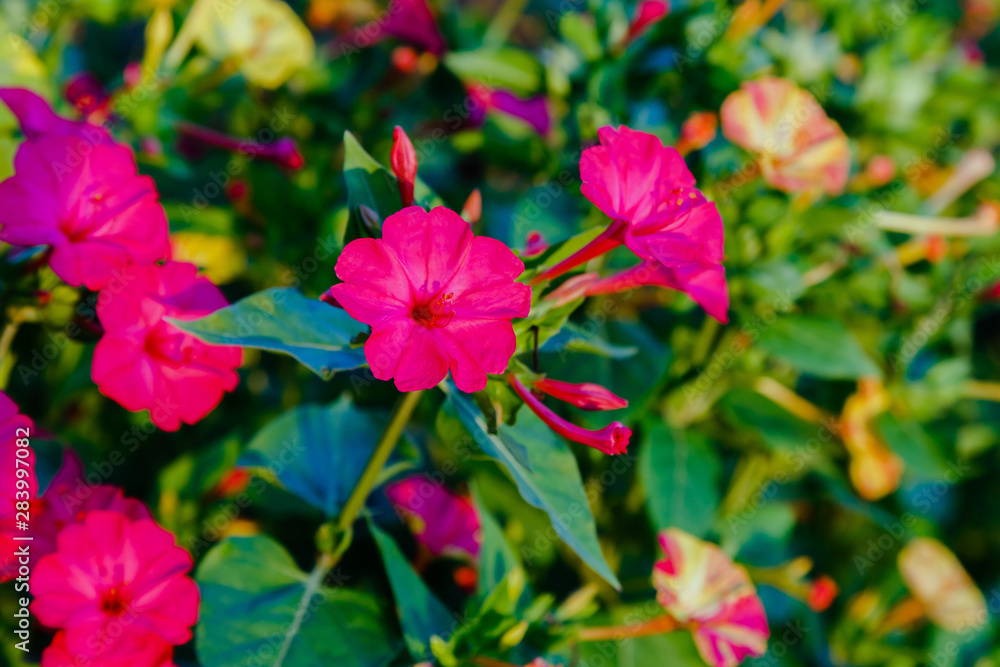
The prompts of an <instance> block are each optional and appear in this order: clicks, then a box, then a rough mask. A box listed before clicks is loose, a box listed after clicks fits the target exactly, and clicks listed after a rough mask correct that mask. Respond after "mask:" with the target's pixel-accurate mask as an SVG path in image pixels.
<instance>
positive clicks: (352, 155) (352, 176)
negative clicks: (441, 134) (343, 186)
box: [344, 131, 444, 236]
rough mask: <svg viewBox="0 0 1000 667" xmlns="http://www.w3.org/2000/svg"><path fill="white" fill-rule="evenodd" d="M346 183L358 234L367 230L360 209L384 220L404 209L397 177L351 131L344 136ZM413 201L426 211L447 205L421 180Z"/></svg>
mask: <svg viewBox="0 0 1000 667" xmlns="http://www.w3.org/2000/svg"><path fill="white" fill-rule="evenodd" d="M344 181H346V183H347V206H348V208H349V209H350V212H351V219H352V220H353V221H354V222H355V224H356V225H358V227H357V229H359V230H361V229H364V227H362V226H361V224H362V223H361V215H360V213H359V212H358V207H359V206H361V205H364V206H367V207H368V208H370V209H372V210H373V211H375V212H376V213H377V214H378V216H379V218H380V219H382V220H385V219H386V218H387V217H389V216H390V215H392V214H393V213H395V212H397V211H399V210H400V209H401V208H402V207H403V202H402V201H401V200H400V198H399V185H398V182H397V181H396V175H395V174H393V173H392V172H391V171H390V170H389V169H387V168H386V167H385V166H384V165H383V164H382V163H381V162H379V161H378V160H376V159H375V158H373V157H372V156H371V155H369V154H368V152H367V151H366V150H365V149H364V147H363V146H362V145H361V144H360V143H359V142H358V140H357V138H356V137H355V136H354V135H353V134H351V133H350V131H345V132H344ZM413 198H414V200H415V203H417V204H420V205H421V206H423V207H424V208H431V207H434V206H440V205H441V204H443V203H444V202H443V201H442V200H441V198H440V197H438V196H437V194H435V193H434V191H433V190H431V189H430V188H429V187H427V184H426V183H424V182H423V181H422V180H421V179H420V178H419V177H418V178H417V180H416V182H415V183H414V187H413ZM364 235H365V236H370V234H364Z"/></svg>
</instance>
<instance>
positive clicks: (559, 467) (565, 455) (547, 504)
mask: <svg viewBox="0 0 1000 667" xmlns="http://www.w3.org/2000/svg"><path fill="white" fill-rule="evenodd" d="M447 386H448V390H447V391H448V399H449V402H450V405H451V407H452V408H453V409H454V411H455V414H456V416H457V417H458V418H459V420H461V422H462V424H463V425H464V426H465V428H466V429H467V430H468V431H469V433H470V434H471V435H472V437H473V439H474V440H475V442H476V444H477V445H478V446H479V448H480V449H482V451H483V453H485V454H486V455H487V456H490V457H492V458H493V459H495V460H496V461H498V462H499V463H500V464H501V465H502V466H503V467H504V468H505V469H506V470H507V472H508V473H509V474H510V476H511V478H513V480H514V483H515V484H517V489H518V491H519V492H520V494H521V497H522V498H524V500H525V501H526V502H527V503H528V504H530V505H531V506H533V507H537V508H538V509H540V510H543V511H544V512H545V513H547V514H548V515H549V519H550V520H551V521H552V527H553V528H555V530H556V533H557V534H558V535H559V537H560V538H562V540H563V542H565V543H566V545H567V546H569V547H570V548H571V549H573V551H575V552H576V553H577V554H578V555H579V556H580V558H581V559H583V562H585V563H586V564H587V565H588V566H590V568H591V569H592V570H594V572H596V573H597V574H599V575H600V576H602V577H604V579H605V580H607V581H608V582H609V583H610V584H611V585H613V586H615V587H616V588H618V587H620V584H619V583H618V579H617V577H615V574H614V572H612V571H611V567H610V566H609V565H608V563H607V561H606V560H605V559H604V555H603V554H602V553H601V545H600V543H599V542H598V540H597V527H596V525H595V522H594V516H593V514H592V513H591V511H590V505H589V503H588V502H587V494H586V491H585V489H584V487H583V480H582V479H581V477H580V470H579V468H578V467H577V463H576V457H574V456H573V453H572V452H571V451H570V450H569V448H568V447H567V446H566V443H564V442H563V441H562V440H561V439H560V438H559V437H558V436H556V435H555V434H554V433H553V432H552V431H551V430H550V429H549V428H548V427H547V426H546V425H545V424H544V423H543V422H542V420H541V419H539V418H538V417H537V416H535V415H534V414H533V413H531V412H529V411H527V410H523V411H522V412H521V414H520V415H518V420H517V424H516V425H515V426H507V425H506V424H501V425H500V426H499V429H498V433H497V434H496V435H494V434H492V433H490V432H489V431H488V430H487V427H486V419H485V417H484V416H483V413H482V412H481V411H480V410H479V408H478V407H477V406H476V404H475V403H474V402H473V401H472V399H471V398H470V397H469V396H468V395H467V394H464V393H461V392H459V391H458V390H457V389H456V388H455V387H454V385H452V384H450V383H449V384H448V385H447Z"/></svg>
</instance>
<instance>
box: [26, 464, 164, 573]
mask: <svg viewBox="0 0 1000 667" xmlns="http://www.w3.org/2000/svg"><path fill="white" fill-rule="evenodd" d="M32 510H33V515H32V524H31V534H32V536H33V537H34V541H33V542H32V550H33V553H34V557H35V558H40V557H42V556H44V555H46V554H50V553H52V552H53V551H55V550H56V540H57V536H58V535H59V533H60V531H62V529H63V528H65V527H66V526H68V525H70V524H74V523H79V522H81V521H83V520H84V519H85V518H86V517H87V515H88V514H89V513H90V512H93V511H94V510H109V511H112V512H118V513H120V514H124V515H125V516H127V517H128V518H129V519H132V520H133V521H138V520H139V519H150V518H152V517H151V516H150V514H149V510H148V509H146V506H145V505H144V504H142V503H141V502H139V501H138V500H133V499H131V498H126V497H125V494H124V492H123V491H122V490H121V489H120V488H118V487H117V486H110V485H106V484H97V485H91V484H90V483H89V482H88V481H87V479H86V475H85V473H84V469H83V463H82V462H81V461H80V457H79V456H77V455H76V452H74V451H73V450H71V449H67V450H65V452H64V454H63V462H62V466H61V467H60V468H59V472H57V473H56V475H55V477H53V478H52V481H51V482H50V483H49V486H48V488H47V489H46V490H45V493H43V494H42V495H41V497H40V498H39V499H38V500H37V501H36V502H35V504H34V505H33V507H32Z"/></svg>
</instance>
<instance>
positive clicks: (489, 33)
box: [483, 0, 528, 49]
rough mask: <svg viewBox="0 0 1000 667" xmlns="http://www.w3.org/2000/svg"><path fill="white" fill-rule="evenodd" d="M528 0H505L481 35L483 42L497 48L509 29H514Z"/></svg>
mask: <svg viewBox="0 0 1000 667" xmlns="http://www.w3.org/2000/svg"><path fill="white" fill-rule="evenodd" d="M527 4H528V0H506V1H505V2H504V3H503V5H502V6H501V7H500V10H499V11H498V12H497V13H496V16H495V18H494V19H493V21H492V22H491V23H490V25H489V27H488V28H487V29H486V34H485V35H483V44H484V45H485V46H487V47H489V48H492V49H499V48H500V47H501V46H503V43H504V42H505V41H506V40H507V37H508V35H510V31H511V30H513V29H514V26H515V25H516V24H517V20H518V19H519V18H521V13H522V12H523V11H524V7H525V5H527Z"/></svg>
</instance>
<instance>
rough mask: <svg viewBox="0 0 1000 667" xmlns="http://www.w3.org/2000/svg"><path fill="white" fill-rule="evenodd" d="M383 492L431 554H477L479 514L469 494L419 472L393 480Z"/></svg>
mask: <svg viewBox="0 0 1000 667" xmlns="http://www.w3.org/2000/svg"><path fill="white" fill-rule="evenodd" d="M385 494H386V496H388V497H389V500H390V501H392V504H393V505H394V506H395V508H396V512H397V513H398V514H399V515H400V516H401V517H402V518H403V519H404V520H405V521H406V523H407V525H408V526H409V527H410V530H411V531H412V532H413V535H414V536H415V537H416V538H417V541H418V542H420V544H422V545H424V546H425V547H427V550H428V551H430V552H431V554H432V555H434V556H442V555H457V556H459V557H465V558H469V559H471V560H475V559H477V558H478V557H479V549H480V547H481V546H482V543H483V536H482V532H481V530H480V523H479V514H478V513H477V512H476V508H475V506H474V505H473V504H472V502H471V501H470V500H469V499H468V498H466V497H464V496H459V495H457V494H455V493H452V492H451V491H449V490H448V489H447V488H445V487H444V486H441V485H440V484H436V483H434V482H432V481H430V480H429V479H427V478H425V477H421V476H415V477H408V478H406V479H403V480H400V481H398V482H394V483H392V484H390V485H389V486H387V487H386V489H385Z"/></svg>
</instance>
